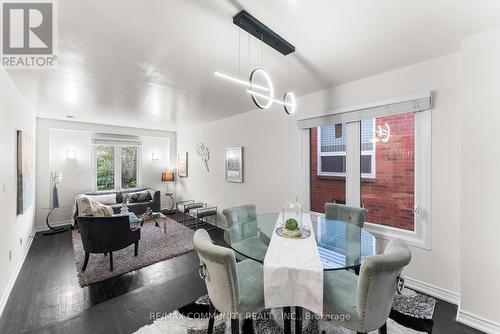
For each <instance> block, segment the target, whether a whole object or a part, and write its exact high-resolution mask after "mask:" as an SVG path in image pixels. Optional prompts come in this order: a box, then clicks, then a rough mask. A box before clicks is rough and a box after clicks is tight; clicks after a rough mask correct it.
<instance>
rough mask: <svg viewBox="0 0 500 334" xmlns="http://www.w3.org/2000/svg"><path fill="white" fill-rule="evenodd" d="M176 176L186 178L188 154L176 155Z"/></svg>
mask: <svg viewBox="0 0 500 334" xmlns="http://www.w3.org/2000/svg"><path fill="white" fill-rule="evenodd" d="M177 175H178V176H180V177H187V176H188V154H187V152H184V153H179V154H178V155H177Z"/></svg>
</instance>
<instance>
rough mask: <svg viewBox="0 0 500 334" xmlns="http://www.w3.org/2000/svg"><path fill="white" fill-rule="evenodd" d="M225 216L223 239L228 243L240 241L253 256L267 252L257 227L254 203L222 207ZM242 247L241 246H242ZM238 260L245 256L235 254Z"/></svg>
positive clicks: (260, 255) (263, 254)
mask: <svg viewBox="0 0 500 334" xmlns="http://www.w3.org/2000/svg"><path fill="white" fill-rule="evenodd" d="M222 213H223V214H224V216H225V217H226V220H227V224H228V229H227V230H226V231H225V232H224V240H225V241H226V242H227V243H228V244H230V245H231V244H232V243H235V242H240V243H242V244H244V248H245V249H248V250H252V251H249V252H248V253H250V254H253V255H254V259H255V258H258V259H260V258H264V256H265V255H266V252H267V245H266V244H265V243H264V242H263V241H262V240H261V238H260V232H259V227H258V224H257V208H256V206H255V205H254V204H245V205H241V206H235V207H232V208H228V209H224V210H223V211H222ZM242 247H243V246H242ZM236 257H237V258H238V260H246V259H248V258H247V257H245V256H243V255H241V254H238V253H237V254H236Z"/></svg>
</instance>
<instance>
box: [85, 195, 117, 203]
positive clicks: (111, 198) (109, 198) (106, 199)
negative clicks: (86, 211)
mask: <svg viewBox="0 0 500 334" xmlns="http://www.w3.org/2000/svg"><path fill="white" fill-rule="evenodd" d="M89 197H90V198H92V199H94V200H96V201H97V202H99V203H101V204H105V205H110V204H116V194H106V195H89Z"/></svg>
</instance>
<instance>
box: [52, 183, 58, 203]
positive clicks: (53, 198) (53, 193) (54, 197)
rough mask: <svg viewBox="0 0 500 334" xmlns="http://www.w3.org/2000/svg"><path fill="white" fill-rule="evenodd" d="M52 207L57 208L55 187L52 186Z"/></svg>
mask: <svg viewBox="0 0 500 334" xmlns="http://www.w3.org/2000/svg"><path fill="white" fill-rule="evenodd" d="M52 207H53V208H58V207H59V195H58V193H57V186H56V185H55V184H54V188H52Z"/></svg>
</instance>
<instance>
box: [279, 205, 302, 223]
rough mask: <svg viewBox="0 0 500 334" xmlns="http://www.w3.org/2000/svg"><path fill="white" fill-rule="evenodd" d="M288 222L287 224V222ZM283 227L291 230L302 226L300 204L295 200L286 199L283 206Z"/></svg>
mask: <svg viewBox="0 0 500 334" xmlns="http://www.w3.org/2000/svg"><path fill="white" fill-rule="evenodd" d="M287 222H288V224H287ZM282 223H283V227H284V228H286V229H291V230H294V229H296V230H300V229H301V228H302V205H300V203H299V202H298V201H297V200H295V201H291V200H287V201H286V203H285V205H284V206H283V221H282Z"/></svg>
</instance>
